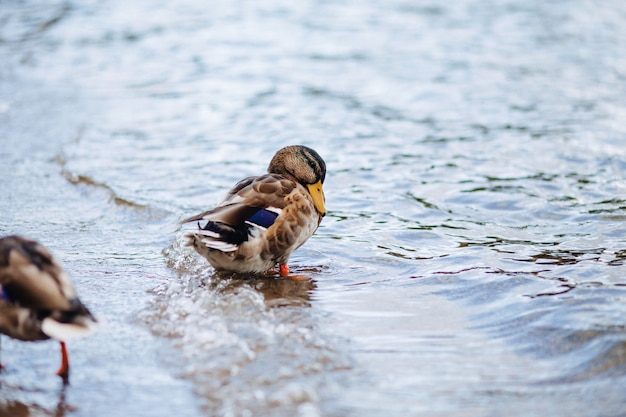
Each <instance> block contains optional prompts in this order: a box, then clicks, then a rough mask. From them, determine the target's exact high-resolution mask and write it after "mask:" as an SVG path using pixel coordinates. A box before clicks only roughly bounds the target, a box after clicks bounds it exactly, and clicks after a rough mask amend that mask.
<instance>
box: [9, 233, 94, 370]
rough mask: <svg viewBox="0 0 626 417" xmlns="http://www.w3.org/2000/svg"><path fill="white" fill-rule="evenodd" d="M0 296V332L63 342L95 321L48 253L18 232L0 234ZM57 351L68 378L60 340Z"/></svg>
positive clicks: (24, 337) (90, 327)
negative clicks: (60, 352)
mask: <svg viewBox="0 0 626 417" xmlns="http://www.w3.org/2000/svg"><path fill="white" fill-rule="evenodd" d="M0 295H1V297H0V333H3V334H6V335H8V336H10V337H12V338H15V339H19V340H25V341H35V340H46V339H50V338H54V339H57V340H60V341H63V340H65V339H66V338H69V337H74V336H80V335H84V334H87V333H89V332H91V330H92V329H93V327H94V325H95V323H96V321H95V319H94V317H93V316H92V315H91V313H90V312H89V310H87V308H86V307H85V306H84V305H83V304H82V303H81V302H80V300H79V299H78V297H77V295H76V291H75V290H74V286H73V285H72V282H71V280H70V278H69V277H68V275H67V274H66V273H65V271H63V269H62V268H61V266H60V265H59V263H58V262H57V261H56V260H55V259H54V258H53V257H52V255H51V254H50V252H48V250H47V249H46V248H44V247H43V246H42V245H40V244H39V243H37V242H35V241H33V240H30V239H25V238H23V237H21V236H7V237H4V238H1V239H0ZM62 352H63V360H64V363H65V367H63V366H62V369H61V370H60V371H59V375H61V376H62V377H63V378H64V379H65V380H67V377H68V372H69V365H68V364H67V353H66V351H65V345H64V344H63V342H62Z"/></svg>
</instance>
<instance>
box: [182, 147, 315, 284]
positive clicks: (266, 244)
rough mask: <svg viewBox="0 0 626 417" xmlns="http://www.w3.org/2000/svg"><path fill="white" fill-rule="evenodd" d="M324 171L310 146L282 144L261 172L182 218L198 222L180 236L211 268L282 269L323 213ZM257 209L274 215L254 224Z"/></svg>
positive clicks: (310, 233)
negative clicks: (214, 202)
mask: <svg viewBox="0 0 626 417" xmlns="http://www.w3.org/2000/svg"><path fill="white" fill-rule="evenodd" d="M325 176H326V165H325V163H324V160H323V159H322V158H321V157H320V156H319V155H318V154H317V152H315V151H314V150H313V149H311V148H307V147H305V146H288V147H285V148H283V149H281V150H279V151H278V152H277V153H276V155H275V156H274V157H273V158H272V161H271V162H270V165H269V167H268V173H267V174H264V175H261V176H258V177H249V178H246V179H243V180H241V181H240V182H239V183H238V184H237V185H235V186H234V187H233V189H232V190H230V191H229V192H228V193H227V195H226V197H225V198H224V200H223V201H222V202H221V203H220V204H218V205H217V207H215V208H214V209H212V210H209V211H206V212H204V213H201V214H198V215H196V216H193V217H190V218H188V219H186V220H184V221H183V223H189V222H198V223H199V226H200V227H199V228H198V230H196V231H192V232H189V233H187V234H186V235H185V238H186V244H187V245H188V246H193V247H194V249H195V250H196V251H197V252H198V253H200V254H201V255H202V256H204V257H205V258H207V260H208V261H209V262H210V263H211V265H213V266H214V267H215V268H216V269H221V270H228V271H234V272H250V273H263V272H266V271H267V270H269V269H271V268H273V267H274V266H276V264H279V265H281V266H284V267H285V269H286V264H287V261H288V260H289V256H290V255H291V253H292V252H293V251H294V250H295V249H297V248H298V247H300V246H301V245H302V244H303V243H304V242H305V241H306V240H307V239H308V238H309V237H310V236H311V235H312V234H313V233H314V232H315V230H316V229H317V227H318V226H319V224H320V222H321V220H322V217H323V216H324V215H325V210H326V209H325V206H324V194H323V191H322V183H323V181H324V179H325ZM259 211H262V212H264V213H263V214H266V215H267V212H269V216H270V217H271V216H276V217H275V219H274V220H273V222H271V223H267V224H260V223H263V222H257V223H255V220H254V219H255V217H254V216H255V214H257V213H258V212H259ZM201 222H206V223H205V224H204V225H202V224H200V223H201ZM281 271H282V268H281Z"/></svg>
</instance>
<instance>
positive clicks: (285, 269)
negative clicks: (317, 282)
mask: <svg viewBox="0 0 626 417" xmlns="http://www.w3.org/2000/svg"><path fill="white" fill-rule="evenodd" d="M280 276H281V277H283V278H287V279H290V280H293V281H308V280H309V279H310V278H309V277H305V276H304V275H290V274H289V267H288V266H287V265H280Z"/></svg>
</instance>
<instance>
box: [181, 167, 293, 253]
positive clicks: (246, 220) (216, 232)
mask: <svg viewBox="0 0 626 417" xmlns="http://www.w3.org/2000/svg"><path fill="white" fill-rule="evenodd" d="M294 188H296V183H294V182H293V181H291V180H290V179H287V178H285V177H284V176H282V175H279V174H266V175H262V176H259V177H249V178H246V179H244V180H241V181H240V182H239V183H237V185H235V187H233V189H232V190H230V191H229V192H228V194H227V195H226V197H225V198H224V200H223V201H222V202H221V203H220V204H219V205H218V206H217V207H215V208H214V209H212V210H209V211H206V212H204V213H200V214H198V215H196V216H193V217H190V218H188V219H186V220H183V223H189V222H194V221H197V222H198V227H199V230H197V231H195V232H194V233H195V234H197V235H202V236H204V237H206V238H208V239H203V242H204V243H205V244H206V245H207V246H208V247H211V248H213V249H218V250H221V251H223V252H231V251H235V250H237V247H238V245H240V244H241V243H243V242H244V241H246V240H247V239H248V236H249V235H250V233H251V230H252V229H253V228H262V229H267V228H269V227H270V226H271V225H272V224H273V223H274V221H275V220H276V218H277V217H278V216H279V215H280V213H281V212H282V209H283V208H284V207H285V206H286V204H287V202H286V200H285V197H286V196H287V195H289V194H290V193H291V192H292V191H293V189H294ZM202 221H206V224H204V225H201V223H200V222H202Z"/></svg>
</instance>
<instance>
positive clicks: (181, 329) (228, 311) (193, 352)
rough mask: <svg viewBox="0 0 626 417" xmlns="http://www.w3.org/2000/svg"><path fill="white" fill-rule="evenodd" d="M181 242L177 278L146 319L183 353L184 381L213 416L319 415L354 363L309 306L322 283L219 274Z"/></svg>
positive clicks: (169, 254)
mask: <svg viewBox="0 0 626 417" xmlns="http://www.w3.org/2000/svg"><path fill="white" fill-rule="evenodd" d="M178 242H179V241H178V240H175V241H174V243H172V244H171V245H170V247H168V248H167V249H166V250H165V251H164V254H165V257H166V260H167V264H168V266H169V267H170V268H171V269H172V270H174V271H175V272H176V273H177V275H178V277H177V279H176V280H173V281H171V282H169V283H167V284H164V285H161V286H160V287H158V288H155V289H154V293H155V295H156V297H155V299H154V302H153V303H152V305H151V306H150V307H149V308H148V309H147V310H146V311H144V312H143V314H142V318H143V320H145V322H146V323H148V325H149V327H150V329H151V330H152V332H153V333H154V334H156V335H159V336H162V337H167V338H170V339H172V341H173V344H174V345H175V346H176V347H177V348H178V349H180V351H181V352H182V356H183V358H184V361H185V362H186V367H185V369H182V370H181V372H180V373H181V376H182V377H184V378H188V379H191V380H192V381H194V383H195V386H196V390H197V392H198V394H199V395H200V396H201V397H202V398H203V399H204V401H205V404H206V408H207V409H208V411H209V412H210V414H211V415H226V414H229V412H230V413H232V414H234V415H240V414H243V411H244V410H255V414H258V415H268V414H272V413H279V414H281V415H282V414H284V415H296V414H297V410H302V409H303V408H306V409H310V410H313V411H314V412H317V413H318V414H319V410H320V407H321V403H322V401H323V399H324V397H325V396H326V395H327V394H326V393H327V392H328V389H329V387H331V386H336V385H337V384H338V383H339V382H338V381H339V380H340V379H341V378H342V375H343V374H344V371H345V370H347V369H349V368H350V360H349V358H347V357H346V355H345V353H342V351H341V350H340V349H337V344H338V343H341V341H339V340H336V338H335V337H333V336H330V335H327V334H325V333H324V332H323V331H322V328H321V326H320V324H319V321H320V319H322V317H321V313H320V312H318V311H316V310H314V309H310V308H307V306H308V305H309V300H310V294H311V292H312V291H314V289H315V283H314V282H310V281H305V282H297V281H291V280H285V279H280V278H273V277H272V278H269V277H259V276H245V275H241V274H220V273H216V272H215V271H214V270H213V269H212V268H211V267H210V266H209V265H208V263H207V262H206V261H205V260H204V259H202V258H200V257H199V256H197V255H195V254H194V253H191V252H190V251H189V250H187V249H186V248H182V247H181V246H180V244H179V243H178ZM277 307H280V308H277Z"/></svg>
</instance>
